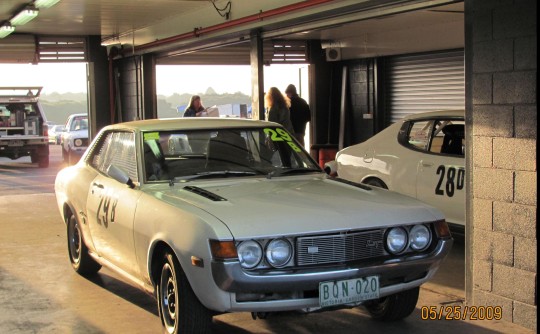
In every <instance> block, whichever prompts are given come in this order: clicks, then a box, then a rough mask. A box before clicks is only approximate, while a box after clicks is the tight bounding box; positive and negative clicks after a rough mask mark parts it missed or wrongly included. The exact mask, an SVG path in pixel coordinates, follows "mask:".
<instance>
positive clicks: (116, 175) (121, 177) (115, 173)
mask: <svg viewBox="0 0 540 334" xmlns="http://www.w3.org/2000/svg"><path fill="white" fill-rule="evenodd" d="M107 175H109V176H110V177H112V178H113V179H115V180H116V181H118V182H120V183H122V184H125V185H127V186H129V187H130V188H134V187H135V184H133V181H132V180H131V178H130V177H129V175H128V174H127V173H126V172H125V171H124V170H123V169H121V168H120V167H117V166H115V165H110V166H109V168H108V169H107Z"/></svg>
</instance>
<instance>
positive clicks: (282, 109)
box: [264, 87, 294, 134]
mask: <svg viewBox="0 0 540 334" xmlns="http://www.w3.org/2000/svg"><path fill="white" fill-rule="evenodd" d="M264 106H265V109H266V115H265V116H266V120H267V121H270V122H276V123H279V124H281V125H283V127H284V128H285V129H286V130H287V131H289V132H290V133H291V134H294V129H293V126H292V122H291V113H290V111H289V107H290V106H291V101H290V100H289V98H288V97H287V96H286V95H283V94H282V93H281V92H280V90H279V89H277V88H276V87H270V89H269V90H268V92H267V93H266V95H265V97H264Z"/></svg>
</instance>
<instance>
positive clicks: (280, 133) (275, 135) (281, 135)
mask: <svg viewBox="0 0 540 334" xmlns="http://www.w3.org/2000/svg"><path fill="white" fill-rule="evenodd" d="M264 133H266V135H267V136H269V137H270V140H272V141H284V142H286V143H287V144H289V146H290V147H291V148H292V149H293V151H295V152H301V151H302V149H300V148H299V147H298V146H296V144H295V143H294V142H293V140H292V138H291V136H290V135H289V134H288V133H287V131H285V130H283V129H280V128H275V129H270V128H265V129H264Z"/></svg>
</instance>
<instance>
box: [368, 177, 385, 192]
mask: <svg viewBox="0 0 540 334" xmlns="http://www.w3.org/2000/svg"><path fill="white" fill-rule="evenodd" d="M362 183H364V184H367V185H369V186H374V187H379V188H383V189H388V186H387V185H386V183H384V182H383V181H382V180H380V179H377V178H375V177H371V178H369V179H366V180H365V181H364V182H362Z"/></svg>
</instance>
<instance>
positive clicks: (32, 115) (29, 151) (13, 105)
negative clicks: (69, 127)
mask: <svg viewBox="0 0 540 334" xmlns="http://www.w3.org/2000/svg"><path fill="white" fill-rule="evenodd" d="M41 89H42V87H0V157H8V158H10V159H12V160H15V159H18V158H20V157H24V156H30V158H31V160H32V163H37V164H38V166H39V167H40V168H46V167H49V137H48V133H47V125H46V124H45V122H46V121H47V119H46V118H45V114H44V112H43V109H42V108H41V106H40V104H39V101H38V99H39V94H40V93H41Z"/></svg>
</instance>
